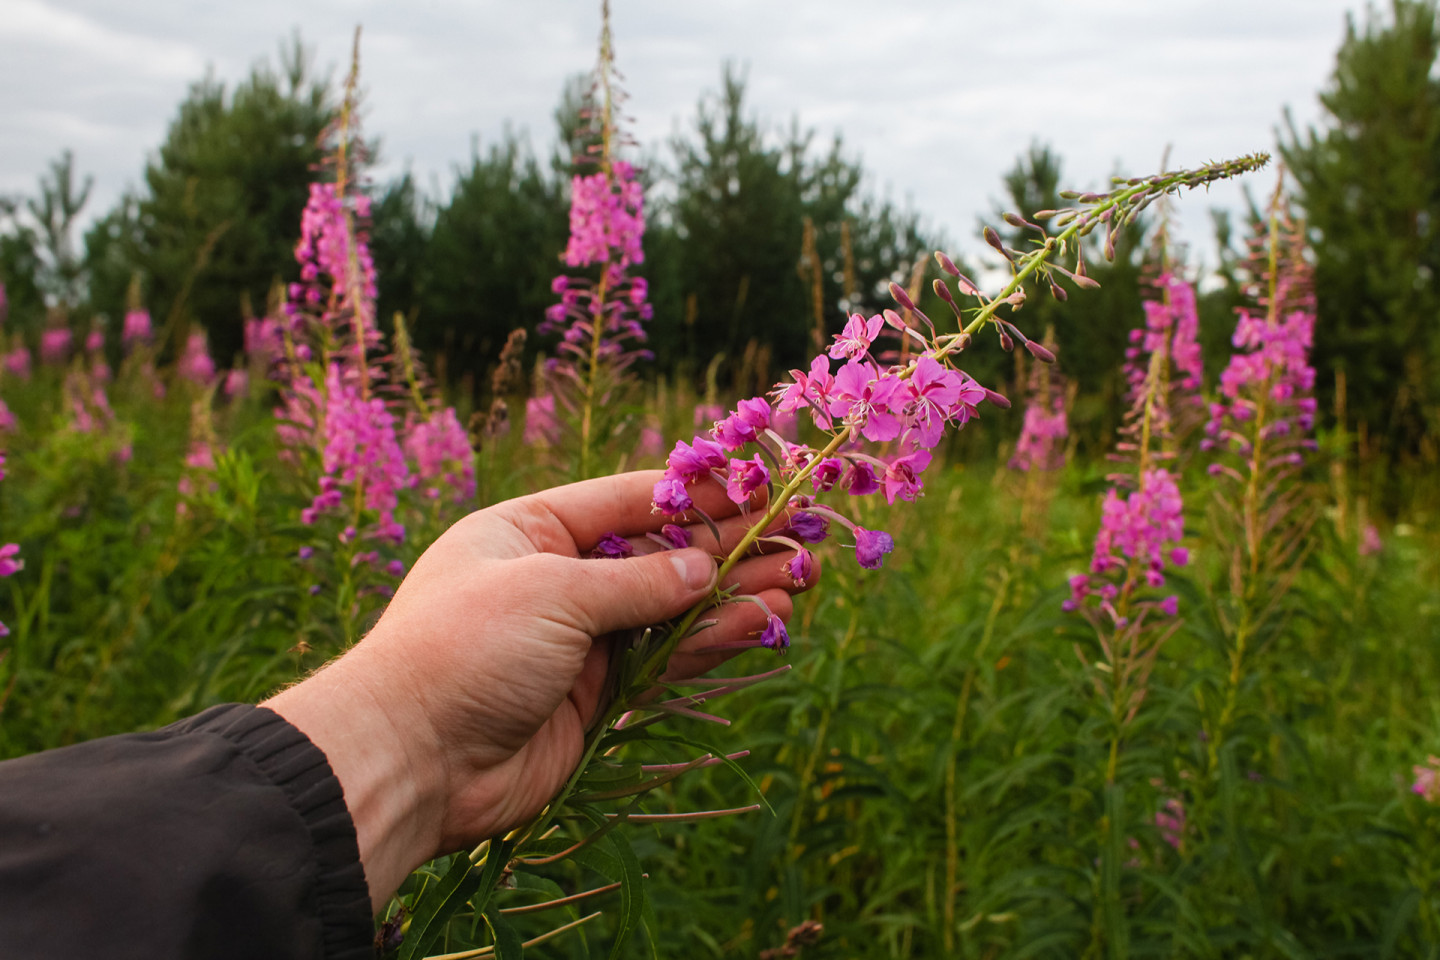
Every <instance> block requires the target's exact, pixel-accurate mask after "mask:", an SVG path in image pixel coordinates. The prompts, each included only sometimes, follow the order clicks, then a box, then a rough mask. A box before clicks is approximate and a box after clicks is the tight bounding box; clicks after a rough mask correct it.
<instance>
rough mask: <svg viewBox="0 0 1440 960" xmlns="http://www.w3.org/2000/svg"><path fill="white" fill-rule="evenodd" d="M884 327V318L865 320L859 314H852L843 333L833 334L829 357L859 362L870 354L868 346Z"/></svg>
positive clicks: (876, 317) (877, 317)
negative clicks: (833, 338) (833, 340)
mask: <svg viewBox="0 0 1440 960" xmlns="http://www.w3.org/2000/svg"><path fill="white" fill-rule="evenodd" d="M884 326H885V318H884V317H880V316H874V317H871V318H870V319H869V320H866V319H865V318H864V317H862V316H860V314H858V313H852V314H851V315H850V319H849V321H847V322H846V324H845V330H844V332H842V333H837V334H835V342H834V343H833V344H832V345H831V346H830V356H832V357H834V358H835V359H836V360H839V359H841V358H845V359H849V360H859V359H860V358H861V357H863V356H865V355H866V354H868V353H869V352H870V344H872V343H874V342H875V338H876V337H878V336H880V330H881V328H882V327H884Z"/></svg>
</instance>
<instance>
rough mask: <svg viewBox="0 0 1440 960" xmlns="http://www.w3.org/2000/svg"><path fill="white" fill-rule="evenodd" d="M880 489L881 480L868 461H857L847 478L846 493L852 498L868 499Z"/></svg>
mask: <svg viewBox="0 0 1440 960" xmlns="http://www.w3.org/2000/svg"><path fill="white" fill-rule="evenodd" d="M879 489H880V480H879V478H878V477H876V476H875V468H874V467H872V466H871V465H870V462H869V461H868V460H857V461H855V463H854V465H853V466H851V468H850V473H849V474H848V475H847V476H846V477H845V491H846V492H847V493H849V494H850V495H851V496H852V497H867V496H869V495H870V494H872V493H874V492H875V491H876V490H879Z"/></svg>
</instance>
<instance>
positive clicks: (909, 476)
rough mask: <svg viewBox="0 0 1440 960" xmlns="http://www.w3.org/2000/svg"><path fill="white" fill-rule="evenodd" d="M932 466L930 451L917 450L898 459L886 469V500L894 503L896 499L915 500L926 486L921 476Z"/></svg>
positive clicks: (891, 462)
mask: <svg viewBox="0 0 1440 960" xmlns="http://www.w3.org/2000/svg"><path fill="white" fill-rule="evenodd" d="M928 466H930V451H929V450H916V451H915V452H914V453H908V454H906V455H905V456H903V457H896V458H895V459H894V460H892V461H890V465H889V466H887V467H886V468H885V499H886V501H888V502H889V503H894V502H895V501H896V499H900V500H914V499H915V498H916V497H917V496H919V494H920V491H921V490H923V489H924V488H925V484H924V483H923V482H922V481H921V480H920V474H921V473H922V472H923V471H924V469H925V468H926V467H928Z"/></svg>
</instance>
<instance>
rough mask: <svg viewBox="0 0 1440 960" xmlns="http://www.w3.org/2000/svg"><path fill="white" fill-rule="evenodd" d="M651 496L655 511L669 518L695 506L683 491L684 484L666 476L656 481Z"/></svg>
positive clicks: (688, 495)
mask: <svg viewBox="0 0 1440 960" xmlns="http://www.w3.org/2000/svg"><path fill="white" fill-rule="evenodd" d="M653 496H654V499H655V509H656V510H658V511H660V512H661V513H664V514H667V515H670V516H674V515H675V514H677V513H684V512H685V511H686V510H689V509H690V508H691V507H693V506H695V503H694V501H693V500H691V499H690V494H689V493H687V492H686V490H685V482H684V481H683V480H679V479H677V478H675V477H669V476H667V477H664V478H663V479H661V480H658V481H656V483H655V490H654V493H653Z"/></svg>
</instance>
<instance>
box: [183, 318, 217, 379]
mask: <svg viewBox="0 0 1440 960" xmlns="http://www.w3.org/2000/svg"><path fill="white" fill-rule="evenodd" d="M176 369H177V371H178V372H179V374H180V376H181V377H183V378H185V379H186V380H189V381H190V382H191V383H198V384H200V385H201V386H204V385H206V384H208V383H209V382H210V381H211V380H213V379H214V378H215V361H214V360H212V359H210V348H209V346H207V344H206V338H205V331H203V330H197V331H195V332H194V333H192V334H190V337H189V339H187V340H186V341H185V353H184V355H183V356H181V358H180V363H179V365H178V366H177V367H176Z"/></svg>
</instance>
